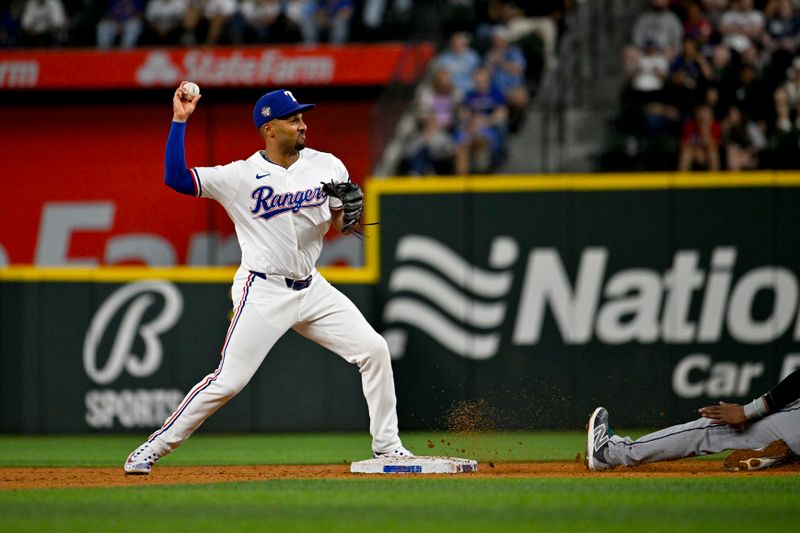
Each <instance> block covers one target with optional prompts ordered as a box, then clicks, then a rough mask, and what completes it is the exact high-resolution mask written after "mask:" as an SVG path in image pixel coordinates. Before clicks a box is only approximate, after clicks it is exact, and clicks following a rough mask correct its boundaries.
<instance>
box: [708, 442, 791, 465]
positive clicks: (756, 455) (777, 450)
mask: <svg viewBox="0 0 800 533" xmlns="http://www.w3.org/2000/svg"><path fill="white" fill-rule="evenodd" d="M791 456H792V450H791V449H790V448H789V446H787V445H786V443H785V442H783V441H782V440H776V441H773V442H770V443H769V444H768V445H767V446H764V447H763V448H758V449H757V450H737V451H735V452H733V453H731V454H730V455H729V456H728V457H726V458H725V462H724V463H723V466H725V469H726V470H730V471H732V472H736V471H740V470H741V471H747V472H752V471H753V470H763V469H764V468H769V467H770V466H777V465H779V464H781V463H783V462H785V461H786V460H787V459H789V458H790V457H791Z"/></svg>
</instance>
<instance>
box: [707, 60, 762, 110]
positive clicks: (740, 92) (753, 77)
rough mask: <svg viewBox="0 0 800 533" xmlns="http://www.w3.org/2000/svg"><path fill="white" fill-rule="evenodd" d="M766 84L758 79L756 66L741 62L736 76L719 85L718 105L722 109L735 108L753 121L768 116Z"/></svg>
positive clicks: (751, 63)
mask: <svg viewBox="0 0 800 533" xmlns="http://www.w3.org/2000/svg"><path fill="white" fill-rule="evenodd" d="M770 100H771V99H770V97H769V92H768V90H767V86H766V84H765V83H764V82H763V81H762V80H761V79H760V78H759V74H758V68H757V66H756V65H755V64H754V63H753V62H750V61H745V62H742V64H741V65H740V66H739V68H738V76H737V77H735V78H733V79H729V80H726V82H725V83H723V84H721V85H720V105H721V107H722V108H723V109H728V108H729V107H730V106H734V105H735V106H737V107H739V109H741V110H742V112H745V113H747V114H748V116H750V117H752V118H753V120H760V119H763V118H764V117H766V116H767V115H768V114H769V109H770V107H771V102H770Z"/></svg>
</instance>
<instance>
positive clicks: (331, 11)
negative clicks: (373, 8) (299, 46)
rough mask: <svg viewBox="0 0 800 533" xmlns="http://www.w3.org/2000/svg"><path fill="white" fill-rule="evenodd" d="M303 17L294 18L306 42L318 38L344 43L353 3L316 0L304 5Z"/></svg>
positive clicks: (315, 40)
mask: <svg viewBox="0 0 800 533" xmlns="http://www.w3.org/2000/svg"><path fill="white" fill-rule="evenodd" d="M304 12H305V15H304V17H303V18H297V19H295V20H296V22H297V23H298V25H299V27H300V31H301V33H302V35H303V42H305V43H306V44H317V43H318V42H319V41H320V40H327V41H330V42H331V44H344V43H346V42H347V41H349V40H350V24H351V21H352V19H353V13H354V5H353V2H352V1H351V0H316V1H312V2H308V3H306V5H305V10H304Z"/></svg>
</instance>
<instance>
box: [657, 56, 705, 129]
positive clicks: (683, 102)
mask: <svg viewBox="0 0 800 533" xmlns="http://www.w3.org/2000/svg"><path fill="white" fill-rule="evenodd" d="M702 98H703V94H702V93H701V92H700V91H699V90H698V87H697V84H696V83H695V81H694V80H693V79H692V78H691V76H689V74H688V72H687V71H686V69H684V68H676V69H674V70H672V72H671V73H670V76H669V79H668V80H667V83H665V84H664V88H663V89H662V90H660V91H658V93H657V94H656V95H654V97H653V99H652V100H651V101H649V102H647V103H646V104H645V106H644V133H645V134H646V135H648V136H651V137H658V136H666V135H669V136H673V135H674V136H677V135H680V132H681V129H680V127H681V125H682V124H683V122H684V121H685V120H686V118H687V117H688V116H689V115H690V113H691V111H692V109H693V108H694V106H695V105H697V103H698V102H701V101H702Z"/></svg>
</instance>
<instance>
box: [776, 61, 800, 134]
mask: <svg viewBox="0 0 800 533" xmlns="http://www.w3.org/2000/svg"><path fill="white" fill-rule="evenodd" d="M786 77H787V79H786V81H785V82H784V83H783V84H781V85H780V86H779V87H778V88H777V89H776V90H775V95H774V101H775V113H776V116H777V119H776V121H775V126H776V128H777V129H778V130H780V131H783V132H789V131H791V130H792V129H794V128H800V57H796V58H795V59H794V63H793V64H792V66H791V67H789V69H788V70H787V71H786Z"/></svg>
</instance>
